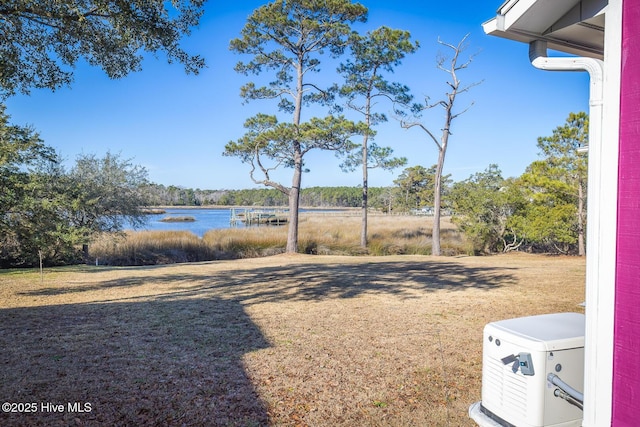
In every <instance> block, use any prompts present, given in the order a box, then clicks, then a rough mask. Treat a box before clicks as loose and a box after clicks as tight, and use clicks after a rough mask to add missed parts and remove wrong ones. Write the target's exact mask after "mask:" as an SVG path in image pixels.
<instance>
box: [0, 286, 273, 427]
mask: <svg viewBox="0 0 640 427" xmlns="http://www.w3.org/2000/svg"><path fill="white" fill-rule="evenodd" d="M268 346H269V343H268V342H267V340H266V339H265V338H264V336H263V335H262V333H261V332H260V330H259V328H258V327H257V326H256V325H255V324H254V323H253V322H252V321H251V319H250V318H249V317H248V315H247V314H246V313H245V311H244V309H243V308H242V306H241V305H240V304H239V303H238V302H237V301H232V300H223V299H220V298H207V297H205V298H190V299H181V298H169V297H166V298H163V299H159V300H155V301H140V302H119V303H110V304H103V303H100V304H69V305H55V306H44V307H28V308H14V309H4V310H0V348H2V351H1V352H0V366H1V367H2V368H1V371H0V396H2V398H3V402H34V403H36V404H37V412H36V413H22V414H20V413H0V425H3V426H10V425H24V426H40V425H42V426H44V425H46V426H51V425H96V426H103V425H112V426H134V425H135V426H158V425H202V426H214V425H215V426H252V425H255V426H258V425H266V424H267V423H268V416H267V412H266V408H265V406H264V405H263V403H262V401H261V400H260V398H259V396H258V394H257V392H256V391H255V389H254V387H253V385H252V382H251V380H250V378H249V377H248V373H247V372H246V371H245V369H244V366H243V362H242V357H243V355H244V354H246V353H247V352H250V351H254V350H258V349H263V348H267V347H268ZM75 402H79V403H80V406H79V407H81V408H83V409H87V408H89V409H90V412H84V413H72V412H70V411H69V409H73V408H69V407H68V403H72V404H73V403H75ZM46 403H52V404H55V405H59V404H62V405H63V407H62V408H63V411H62V413H56V412H47V411H46V410H45V411H43V407H42V406H41V405H43V404H46ZM85 403H89V404H90V407H85V406H84V404H85ZM47 408H51V407H46V406H45V408H44V409H47ZM76 409H77V408H76Z"/></svg>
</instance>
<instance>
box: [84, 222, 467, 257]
mask: <svg viewBox="0 0 640 427" xmlns="http://www.w3.org/2000/svg"><path fill="white" fill-rule="evenodd" d="M432 226H433V223H432V218H428V217H415V216H388V215H384V216H383V215H372V216H370V217H369V233H368V235H369V244H368V246H367V248H362V247H361V246H360V227H361V218H360V217H358V216H353V215H339V214H334V215H327V214H320V213H313V212H309V213H302V214H301V215H300V224H299V239H298V247H299V252H301V253H307V254H318V255H364V254H370V255H398V254H421V255H429V254H430V253H431V232H432ZM441 236H442V239H441V248H442V252H443V253H444V254H445V255H457V254H461V253H469V251H470V245H469V244H468V243H467V242H466V241H465V239H464V236H463V235H462V234H461V233H460V232H459V231H458V230H457V229H456V228H455V226H454V225H453V224H452V223H451V222H450V221H448V219H445V220H444V221H443V222H442V229H441ZM286 242H287V226H259V227H247V228H228V229H217V230H210V231H208V232H207V233H206V234H205V235H204V237H203V238H202V239H200V238H198V237H197V236H196V235H194V234H193V233H190V232H186V231H141V232H128V233H126V234H125V235H124V236H121V237H117V238H108V237H104V238H102V239H99V240H98V241H96V242H95V243H94V244H93V245H92V246H91V256H92V257H93V258H94V259H95V258H97V259H98V262H99V263H101V264H109V265H148V264H166V263H175V262H196V261H210V260H216V259H237V258H255V257H261V256H268V255H275V254H278V253H282V252H284V250H285V247H286Z"/></svg>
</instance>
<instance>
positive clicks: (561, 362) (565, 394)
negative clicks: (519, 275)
mask: <svg viewBox="0 0 640 427" xmlns="http://www.w3.org/2000/svg"><path fill="white" fill-rule="evenodd" d="M584 325H585V318H584V315H583V314H579V313H557V314H545V315H541V316H531V317H521V318H517V319H508V320H502V321H498V322H492V323H489V324H487V325H486V326H485V328H484V333H483V340H484V343H483V354H482V401H481V402H478V403H475V404H474V405H472V406H471V408H469V416H470V417H471V418H472V419H473V420H474V421H476V423H477V424H478V425H480V426H482V427H490V426H491V427H493V426H504V427H511V426H515V427H543V426H545V427H551V426H554V427H570V426H577V427H579V426H580V425H581V424H582V418H583V415H582V400H583V399H582V392H583V384H584V327H585V326H584Z"/></svg>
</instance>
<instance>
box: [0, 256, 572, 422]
mask: <svg viewBox="0 0 640 427" xmlns="http://www.w3.org/2000/svg"><path fill="white" fill-rule="evenodd" d="M583 282H584V260H583V259H580V258H569V257H547V256H541V255H526V254H510V255H500V256H494V257H458V258H441V257H438V258H435V257H429V256H390V257H370V256H363V257H338V256H305V255H295V256H285V255H278V256H274V257H267V258H260V259H252V260H236V261H219V262H207V263H197V264H174V265H168V266H155V267H127V268H107V267H73V268H62V269H51V270H46V271H45V275H44V281H43V282H41V281H40V276H39V274H38V273H37V272H36V271H26V270H21V271H2V272H0V346H1V348H2V349H3V351H2V352H0V366H2V370H1V371H0V372H1V381H0V396H2V399H3V400H4V401H7V402H36V403H37V404H38V405H41V404H42V403H44V402H52V403H56V404H59V403H62V404H64V405H66V404H67V402H89V403H91V412H88V413H75V414H74V413H69V412H66V411H65V413H61V414H60V413H46V412H42V411H38V412H37V413H33V414H15V413H10V414H7V413H2V414H0V425H3V426H7V425H24V426H38V425H41V426H44V425H46V426H56V425H81V426H83V425H87V426H94V425H95V426H103V425H113V426H116V425H119V426H133V425H136V426H157V425H169V426H174V425H193V426H227V425H229V426H252V425H253V426H262V425H273V426H355V425H357V426H450V427H457V426H472V425H473V423H472V422H471V421H470V420H469V419H468V417H467V408H468V406H469V405H470V404H471V403H472V402H474V401H477V400H479V399H480V377H481V347H482V342H481V341H482V339H481V337H482V328H483V326H484V325H485V324H486V323H487V322H490V321H493V320H498V319H504V318H510V317H519V316H524V315H532V314H541V313H549V312H560V311H579V310H580V308H579V307H578V304H579V303H580V302H581V301H583V298H584V291H583Z"/></svg>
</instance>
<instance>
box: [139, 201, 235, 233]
mask: <svg viewBox="0 0 640 427" xmlns="http://www.w3.org/2000/svg"><path fill="white" fill-rule="evenodd" d="M165 210H166V212H165V213H162V214H154V215H148V218H147V224H146V225H145V226H144V227H143V228H141V229H139V230H178V231H184V230H186V231H191V232H192V233H194V234H195V235H197V236H199V237H202V236H204V233H206V232H207V231H209V230H211V229H217V228H230V227H231V209H179V208H171V209H165ZM168 216H190V217H193V218H195V221H193V222H162V221H161V220H162V218H165V217H168ZM234 227H243V225H242V223H240V224H238V225H235V226H234Z"/></svg>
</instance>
